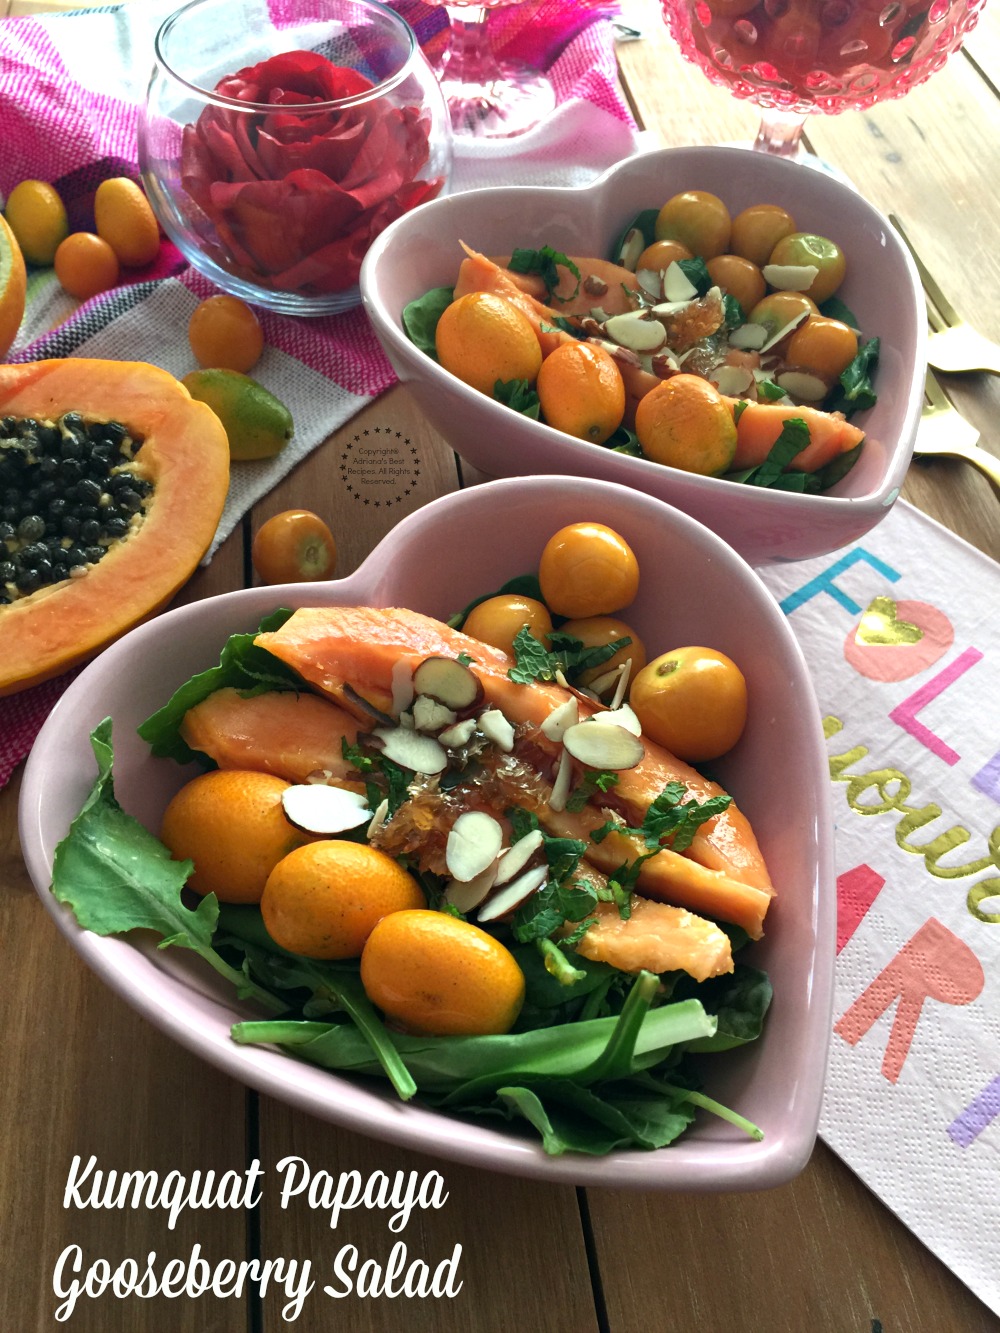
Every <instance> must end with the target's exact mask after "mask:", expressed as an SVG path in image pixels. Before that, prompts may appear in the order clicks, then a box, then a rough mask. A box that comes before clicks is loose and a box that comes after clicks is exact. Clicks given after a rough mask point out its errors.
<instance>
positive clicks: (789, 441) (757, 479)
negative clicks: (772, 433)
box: [727, 417, 809, 490]
mask: <svg viewBox="0 0 1000 1333" xmlns="http://www.w3.org/2000/svg"><path fill="white" fill-rule="evenodd" d="M808 444H809V427H808V426H807V425H806V423H805V421H804V420H803V419H802V417H789V418H788V420H787V421H786V422H785V424H784V425H783V426H782V428H781V434H780V435H779V436H778V438H777V439H776V440H775V442H774V444H772V445H771V448H770V451H769V453H768V455H767V457H766V458H765V459H764V461H763V463H759V464H758V465H757V466H756V467H752V468H748V469H747V470H746V471H745V472H730V473H728V474H727V480H728V481H742V482H744V483H746V485H748V486H778V483H779V481H780V480H781V477H782V474H783V473H784V471H785V469H786V468H787V466H788V464H789V463H790V462H791V461H792V459H793V458H796V457H797V456H798V455H799V454H800V453H801V452H802V450H803V449H805V448H807V447H808ZM778 489H779V490H780V489H781V487H780V486H778Z"/></svg>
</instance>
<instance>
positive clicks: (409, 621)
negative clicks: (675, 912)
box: [255, 607, 773, 937]
mask: <svg viewBox="0 0 1000 1333" xmlns="http://www.w3.org/2000/svg"><path fill="white" fill-rule="evenodd" d="M255 642H256V643H257V644H258V645H259V646H260V647H262V648H266V649H267V650H268V651H269V652H271V653H273V654H274V655H275V656H276V657H278V658H280V659H281V660H282V661H283V662H286V663H288V665H289V666H291V667H292V668H293V669H294V670H296V671H297V672H298V673H299V674H300V675H301V676H302V677H303V678H304V679H305V680H307V681H308V682H309V683H310V684H312V685H313V686H314V687H315V688H316V689H318V690H320V691H322V692H323V693H326V694H328V695H330V696H331V697H332V698H334V699H336V700H338V701H339V702H340V703H341V704H342V705H343V706H344V707H346V708H347V709H348V711H350V709H351V706H352V705H351V701H350V695H349V694H348V693H347V692H346V690H345V687H346V686H350V687H351V689H353V690H354V691H356V692H358V693H360V694H362V695H363V696H365V697H366V698H367V697H370V696H371V695H372V694H373V693H375V694H379V695H387V694H389V693H390V692H391V686H392V675H393V669H394V668H395V667H396V665H397V664H398V663H401V662H405V663H407V664H409V665H410V667H411V668H415V667H416V666H418V665H419V664H420V662H422V661H423V660H424V659H425V658H427V657H434V656H448V657H458V655H459V654H461V653H465V654H466V655H467V656H468V657H469V658H471V659H472V660H471V663H470V667H469V669H470V670H471V671H473V672H474V673H475V674H476V675H477V676H478V677H479V680H480V682H481V683H482V686H483V690H484V693H485V696H486V698H487V700H488V701H489V702H490V704H491V705H492V706H493V707H496V708H498V709H499V710H500V711H501V712H502V713H503V714H504V716H505V717H507V719H508V720H509V721H510V722H512V723H514V724H515V725H516V724H518V723H520V724H524V725H526V726H528V727H531V728H532V729H533V734H538V733H537V728H538V727H539V726H540V725H541V723H542V722H543V721H544V720H545V718H547V717H548V715H549V714H550V713H551V712H552V710H553V709H554V708H556V707H558V706H559V705H560V704H561V703H564V702H565V701H566V699H567V698H568V697H569V695H568V693H567V691H566V690H564V689H562V688H561V687H560V686H558V685H549V684H543V683H535V684H532V685H523V684H518V683H517V682H515V681H512V680H511V679H510V677H509V676H508V674H507V671H508V669H509V667H510V658H509V657H508V656H507V654H506V653H503V652H501V651H500V650H499V649H495V648H491V647H490V646H489V645H487V644H483V643H480V642H479V640H477V639H473V638H471V637H470V636H469V635H466V634H462V633H461V632H460V631H458V630H453V629H451V628H449V627H448V626H447V625H444V624H442V623H441V622H440V621H436V620H433V619H432V618H430V617H429V616H424V615H420V614H419V613H417V612H414V611H408V610H404V609H400V608H375V607H319V608H305V609H301V610H298V611H295V612H294V613H293V614H292V616H291V617H290V618H289V619H288V621H287V622H286V623H285V624H284V625H283V626H282V627H281V629H279V630H277V631H275V632H274V633H265V634H259V635H257V637H256V640H255ZM579 707H580V712H581V714H583V715H585V714H586V713H587V711H588V705H587V704H586V702H584V701H582V700H581V701H580V704H579ZM644 745H645V756H644V758H643V759H642V760H641V762H640V763H639V764H638V765H636V767H635V768H632V769H628V770H625V771H623V772H622V773H620V774H619V781H618V784H617V786H616V788H615V801H616V804H620V805H621V806H622V807H623V809H624V810H625V811H627V812H628V814H629V818H630V822H631V823H633V824H638V823H640V822H641V819H642V816H643V814H644V813H645V811H646V810H647V809H648V808H649V806H650V804H651V803H652V802H653V801H654V800H655V799H656V797H657V796H659V794H660V793H661V792H662V790H663V788H664V787H665V786H666V785H667V784H668V783H669V782H680V783H683V785H684V786H685V787H686V788H687V789H688V791H689V792H690V793H691V795H692V796H693V797H695V798H697V799H698V800H706V799H707V798H709V797H710V796H714V795H718V794H719V793H720V792H721V790H722V789H721V788H720V787H719V786H718V785H717V784H715V783H713V782H710V781H709V780H708V779H707V778H705V777H703V776H702V775H701V774H700V773H698V772H696V771H695V770H694V769H693V768H691V767H690V766H689V765H687V764H685V763H683V762H682V761H681V760H679V759H677V758H676V757H675V756H674V755H672V754H670V753H669V752H668V751H666V750H664V749H663V748H662V747H660V746H657V745H655V744H653V743H652V742H651V741H649V740H648V739H646V740H644ZM538 813H539V818H540V819H541V820H542V822H543V823H545V824H546V825H548V826H550V827H551V828H552V831H553V832H557V831H558V832H565V833H566V835H567V836H571V837H583V838H588V837H589V831H590V829H591V828H594V827H597V825H599V824H601V823H602V822H603V820H604V818H605V815H604V814H603V813H602V812H601V811H600V810H598V809H597V808H596V807H592V806H587V807H585V809H584V810H583V811H581V812H579V813H570V812H568V811H563V812H558V813H557V812H554V811H546V812H542V811H539V812H538ZM628 843H629V839H627V838H625V837H623V836H621V835H617V834H612V835H610V836H609V837H607V838H605V839H604V841H603V842H601V843H595V844H593V846H592V847H589V848H588V857H589V858H590V859H592V860H593V861H594V863H595V864H596V865H598V866H600V867H601V868H602V869H608V870H613V869H614V868H616V867H617V866H619V865H620V864H621V863H622V861H623V860H625V859H634V857H635V856H636V855H638V854H639V850H640V849H638V848H630V847H629V846H628ZM623 852H624V854H623ZM647 882H648V883H649V885H650V890H649V896H651V897H655V898H662V899H664V900H666V901H669V902H671V903H674V904H676V905H678V906H681V907H688V908H690V909H691V910H692V911H695V912H708V913H710V914H711V915H715V916H718V917H721V918H722V919H723V920H727V921H736V922H738V923H739V924H741V925H744V926H745V928H746V929H747V930H748V931H749V933H750V934H751V935H753V936H755V937H756V936H759V935H760V934H761V933H762V922H763V918H764V914H765V913H766V911H767V908H768V905H769V903H770V899H771V897H772V895H773V888H772V885H771V881H770V877H769V875H768V871H767V867H766V864H765V862H764V858H763V856H762V855H761V852H760V848H759V846H758V845H757V841H756V838H755V837H754V834H753V831H752V829H751V828H750V824H749V822H748V821H747V819H746V817H745V816H744V815H743V814H742V812H741V811H740V810H739V809H737V807H736V805H735V803H734V804H732V805H730V806H729V808H728V809H727V810H725V811H723V812H722V813H721V814H719V815H717V816H716V817H715V818H714V819H712V820H710V821H709V822H708V823H706V824H703V825H702V826H701V828H700V829H699V830H698V831H697V833H696V834H695V837H694V840H693V842H692V844H691V847H690V850H689V851H688V852H687V853H684V854H678V853H675V852H673V851H671V850H669V849H664V850H663V851H661V852H659V853H657V855H656V856H654V857H651V858H650V859H649V861H647V862H645V863H644V864H643V867H642V871H641V873H640V880H639V884H640V888H641V889H642V890H643V892H646V891H647V890H646V883H647Z"/></svg>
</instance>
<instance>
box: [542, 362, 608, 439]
mask: <svg viewBox="0 0 1000 1333" xmlns="http://www.w3.org/2000/svg"><path fill="white" fill-rule="evenodd" d="M536 387H537V391H538V397H539V400H540V401H541V405H542V416H543V417H544V418H545V421H546V422H547V423H548V424H549V425H550V426H554V427H555V429H556V430H561V431H564V432H565V433H566V434H567V435H572V436H574V437H575V438H576V439H578V440H587V441H589V443H591V444H603V443H604V442H605V440H607V439H608V438H609V437H610V436H612V435H613V434H614V433H615V431H616V430H617V429H618V427H619V426H620V425H621V423H622V417H623V416H624V415H625V382H624V380H623V379H622V373H621V371H620V370H619V369H618V367H617V365H616V364H615V361H614V358H613V357H612V356H610V355H609V354H608V353H607V352H606V351H605V350H604V349H603V348H602V347H596V346H594V345H593V344H592V343H584V342H569V343H563V344H562V345H561V346H559V347H557V348H556V349H555V351H553V352H550V353H549V355H548V356H547V357H546V358H545V360H544V361H543V362H542V368H541V370H540V371H539V372H538V382H537V386H536Z"/></svg>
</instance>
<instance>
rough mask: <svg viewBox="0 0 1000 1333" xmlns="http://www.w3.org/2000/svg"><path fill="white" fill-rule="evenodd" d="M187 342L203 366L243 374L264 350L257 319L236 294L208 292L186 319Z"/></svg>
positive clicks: (262, 336) (253, 364)
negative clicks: (213, 293)
mask: <svg viewBox="0 0 1000 1333" xmlns="http://www.w3.org/2000/svg"><path fill="white" fill-rule="evenodd" d="M188 342H189V343H190V344H191V351H192V352H194V355H195V360H196V361H197V362H198V364H199V365H200V366H204V367H205V369H206V370H208V369H211V370H235V371H237V372H238V373H239V374H241V375H246V374H247V373H248V372H249V371H250V370H252V369H253V367H254V366H255V365H256V364H257V362H258V361H259V360H260V358H261V353H262V352H263V351H264V330H263V329H262V328H261V327H260V320H259V319H258V318H257V316H256V315H255V314H254V312H253V311H252V310H251V309H250V307H249V306H248V305H247V303H246V301H241V300H240V299H239V297H238V296H223V295H218V296H209V297H207V298H206V299H205V300H204V301H200V302H199V303H198V305H197V306H196V307H195V309H194V313H193V314H192V316H191V319H190V321H189V322H188Z"/></svg>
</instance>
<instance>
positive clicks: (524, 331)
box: [434, 292, 542, 396]
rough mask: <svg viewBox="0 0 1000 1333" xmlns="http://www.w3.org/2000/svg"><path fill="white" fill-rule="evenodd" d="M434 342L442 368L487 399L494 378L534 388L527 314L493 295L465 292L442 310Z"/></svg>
mask: <svg viewBox="0 0 1000 1333" xmlns="http://www.w3.org/2000/svg"><path fill="white" fill-rule="evenodd" d="M434 343H435V348H436V351H437V357H438V361H439V362H440V363H441V365H442V366H444V368H445V370H448V371H451V373H452V374H453V375H457V376H458V378H459V379H460V380H462V381H463V383H465V384H469V385H471V386H472V388H474V389H478V390H479V391H480V393H485V394H489V395H491V396H492V394H493V389H494V386H495V384H496V382H497V381H498V380H500V381H502V382H503V383H509V382H510V381H512V380H527V381H528V382H529V383H530V384H534V382H535V379H536V377H537V375H538V371H539V369H540V368H541V364H542V349H541V347H540V346H539V342H538V338H537V337H536V335H535V330H534V329H533V328H532V327H531V322H530V320H529V319H528V317H527V315H525V314H524V313H523V312H522V311H520V310H518V308H517V306H516V305H514V304H513V302H511V301H507V300H505V299H504V298H503V297H502V296H496V295H494V293H492V292H468V293H466V295H465V296H460V297H459V298H458V300H457V301H452V303H451V304H450V305H448V306H446V307H445V309H444V312H443V313H442V315H441V318H440V319H439V320H438V322H437V328H436V330H435V334H434Z"/></svg>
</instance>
